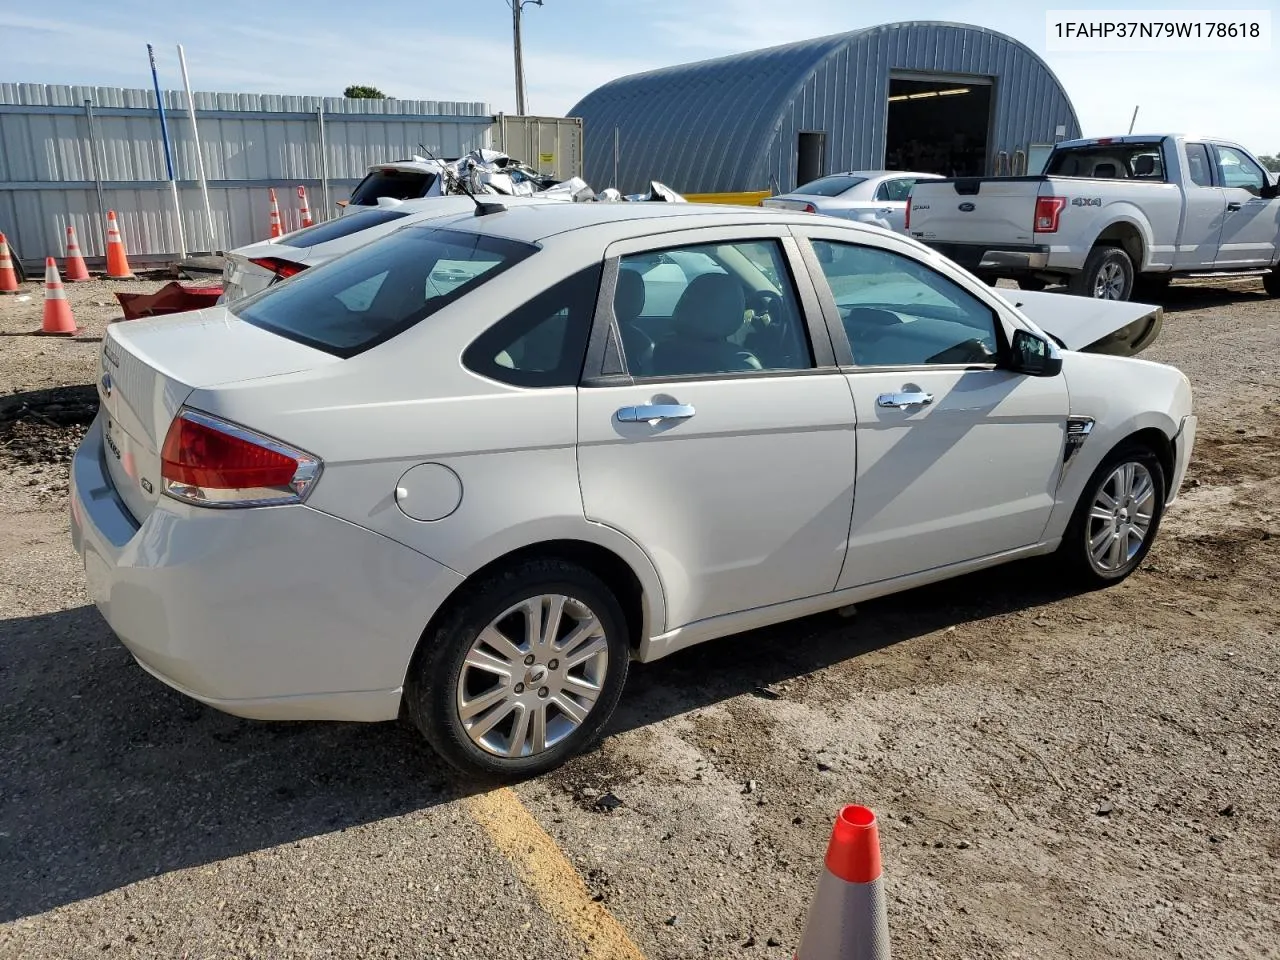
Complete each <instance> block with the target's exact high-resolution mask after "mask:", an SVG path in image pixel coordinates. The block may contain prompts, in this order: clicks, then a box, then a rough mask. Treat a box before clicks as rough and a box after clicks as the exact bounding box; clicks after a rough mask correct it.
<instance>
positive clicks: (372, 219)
mask: <svg viewBox="0 0 1280 960" xmlns="http://www.w3.org/2000/svg"><path fill="white" fill-rule="evenodd" d="M407 216H408V214H407V213H399V212H397V211H395V210H361V211H359V212H358V213H349V214H347V215H346V216H345V217H338V218H337V219H336V220H330V221H329V222H328V223H317V224H316V225H315V226H314V227H307V228H306V229H305V230H299V231H298V232H297V233H291V234H289V236H287V237H282V238H281V239H280V240H279V241H278V242H279V243H280V244H281V245H282V246H286V247H314V246H315V245H316V244H318V243H328V242H329V241H330V240H340V239H342V238H343V237H349V236H351V234H353V233H359V232H360V231H361V230H368V229H369V228H370V227H376V226H379V225H381V224H384V223H390V222H391V221H392V220H399V219H400V218H401V217H407Z"/></svg>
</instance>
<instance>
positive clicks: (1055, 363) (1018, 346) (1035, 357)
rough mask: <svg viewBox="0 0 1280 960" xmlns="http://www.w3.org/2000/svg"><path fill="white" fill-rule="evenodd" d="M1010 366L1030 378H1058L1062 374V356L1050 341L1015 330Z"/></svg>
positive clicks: (1024, 331)
mask: <svg viewBox="0 0 1280 960" xmlns="http://www.w3.org/2000/svg"><path fill="white" fill-rule="evenodd" d="M1009 352H1010V354H1011V356H1010V362H1009V366H1010V369H1012V370H1013V371H1014V372H1015V373H1024V374H1026V375H1027V376H1029V377H1056V376H1057V375H1058V374H1060V373H1061V372H1062V355H1061V354H1059V353H1058V348H1057V347H1055V346H1054V345H1053V344H1052V343H1050V342H1049V341H1048V340H1042V339H1040V338H1039V337H1037V336H1036V335H1035V334H1034V333H1030V332H1028V331H1026V330H1015V331H1014V334H1013V343H1012V344H1011V345H1010V351H1009Z"/></svg>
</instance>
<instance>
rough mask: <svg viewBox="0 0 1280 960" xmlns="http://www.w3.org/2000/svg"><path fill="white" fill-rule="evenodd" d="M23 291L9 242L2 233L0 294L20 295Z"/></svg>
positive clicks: (0, 235) (0, 236)
mask: <svg viewBox="0 0 1280 960" xmlns="http://www.w3.org/2000/svg"><path fill="white" fill-rule="evenodd" d="M21 290H22V284H20V283H18V271H17V270H15V269H14V268H13V258H12V257H10V256H9V241H7V240H5V238H4V234H3V233H0V293H18V292H20V291H21Z"/></svg>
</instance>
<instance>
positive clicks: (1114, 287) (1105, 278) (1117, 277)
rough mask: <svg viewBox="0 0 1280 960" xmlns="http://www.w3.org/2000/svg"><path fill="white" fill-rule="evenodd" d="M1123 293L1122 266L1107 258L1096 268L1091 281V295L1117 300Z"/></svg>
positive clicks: (1100, 298) (1096, 297) (1101, 298)
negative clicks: (1093, 278)
mask: <svg viewBox="0 0 1280 960" xmlns="http://www.w3.org/2000/svg"><path fill="white" fill-rule="evenodd" d="M1123 294H1124V268H1123V267H1121V266H1120V264H1118V263H1116V262H1115V261H1114V260H1108V261H1107V262H1106V263H1104V264H1103V265H1102V267H1101V268H1100V269H1099V270H1098V276H1097V278H1096V279H1095V280H1094V282H1093V296H1094V298H1095V299H1098V300H1119V299H1120V297H1121V296H1122V295H1123Z"/></svg>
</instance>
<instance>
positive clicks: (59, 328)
mask: <svg viewBox="0 0 1280 960" xmlns="http://www.w3.org/2000/svg"><path fill="white" fill-rule="evenodd" d="M40 332H41V333H75V332H76V320H75V317H73V316H72V315H71V304H69V303H67V291H65V290H63V289H62V278H61V277H59V276H58V263H57V261H56V260H54V259H53V257H46V258H45V261H44V323H43V324H42V325H41V327H40Z"/></svg>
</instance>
